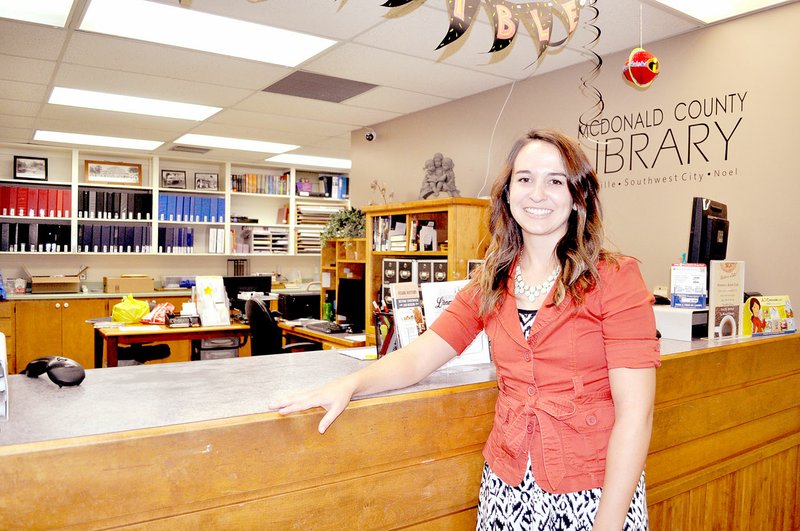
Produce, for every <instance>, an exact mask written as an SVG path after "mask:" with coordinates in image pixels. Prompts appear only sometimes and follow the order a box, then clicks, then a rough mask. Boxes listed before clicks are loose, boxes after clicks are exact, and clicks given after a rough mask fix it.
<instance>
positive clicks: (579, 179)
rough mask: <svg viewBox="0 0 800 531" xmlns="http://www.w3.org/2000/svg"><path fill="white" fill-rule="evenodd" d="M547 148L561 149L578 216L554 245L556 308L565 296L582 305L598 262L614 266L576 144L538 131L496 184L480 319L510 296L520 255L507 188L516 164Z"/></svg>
mask: <svg viewBox="0 0 800 531" xmlns="http://www.w3.org/2000/svg"><path fill="white" fill-rule="evenodd" d="M534 141H540V142H547V143H548V144H551V145H553V146H555V147H556V149H558V151H559V152H560V153H561V157H562V159H563V161H564V167H565V168H566V177H567V188H568V189H569V193H570V195H571V196H572V201H573V203H574V205H575V210H573V211H572V213H571V214H570V217H569V221H568V224H567V233H566V234H565V235H564V237H563V238H561V240H560V241H559V242H558V244H557V245H556V251H555V252H556V258H557V260H558V262H559V264H561V274H560V275H559V278H558V280H557V281H556V288H555V289H556V291H555V295H554V302H555V304H559V303H561V301H563V300H564V297H566V295H567V294H569V295H571V296H572V297H573V298H574V299H575V300H576V301H577V302H578V303H581V302H582V301H583V299H584V294H585V293H587V292H588V291H589V290H591V289H592V288H594V286H595V285H596V284H597V280H598V278H599V275H598V272H597V264H598V262H599V261H600V260H603V259H605V260H609V261H611V262H615V261H616V258H615V256H616V255H615V254H614V253H611V252H609V251H606V250H605V249H603V239H604V235H603V224H602V219H601V218H602V213H601V209H600V201H599V198H598V195H597V194H598V192H599V183H598V180H597V174H596V173H595V171H594V169H593V168H592V165H591V163H590V162H589V159H588V158H587V156H586V154H585V153H584V152H583V149H581V146H580V145H579V144H578V142H577V141H575V140H573V139H572V138H570V137H568V136H566V135H564V134H563V133H560V132H558V131H554V130H550V129H534V130H532V131H529V132H528V133H527V134H526V135H524V136H523V137H522V138H520V139H519V140H517V141H516V142H515V143H514V145H513V147H512V148H511V151H510V153H509V154H508V157H507V158H506V161H505V164H504V166H503V169H502V171H501V172H500V174H499V175H498V177H497V179H495V182H494V184H493V185H492V192H491V217H490V220H489V233H490V235H491V241H490V243H489V247H488V249H487V253H486V261H485V264H484V266H483V267H482V268H481V272H480V274H479V275H477V276H476V277H475V281H476V282H477V283H478V285H479V286H480V293H481V303H480V313H481V315H486V314H488V313H489V312H490V311H492V310H493V309H494V308H496V307H497V306H498V305H499V304H500V301H501V300H502V299H503V296H504V294H505V291H506V285H507V281H508V278H509V277H510V276H511V267H512V265H513V264H514V261H515V260H516V259H517V257H518V256H519V254H520V252H521V251H522V229H521V228H520V226H519V224H518V223H517V222H516V221H515V220H514V218H513V217H512V215H511V207H510V205H509V204H508V201H507V199H508V188H509V185H510V181H511V175H512V173H513V171H514V161H515V160H516V158H517V156H518V155H519V153H520V151H522V148H524V147H525V146H526V145H528V144H529V143H531V142H534Z"/></svg>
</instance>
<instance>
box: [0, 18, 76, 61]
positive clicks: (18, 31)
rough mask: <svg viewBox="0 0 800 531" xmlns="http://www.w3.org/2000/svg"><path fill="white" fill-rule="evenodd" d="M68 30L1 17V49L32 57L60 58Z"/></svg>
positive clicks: (53, 59)
mask: <svg viewBox="0 0 800 531" xmlns="http://www.w3.org/2000/svg"><path fill="white" fill-rule="evenodd" d="M66 38H67V30H65V29H63V28H51V27H48V26H42V25H39V24H28V23H25V22H15V21H13V20H7V19H0V50H3V53H5V54H8V55H17V56H20V57H29V58H31V59H45V60H49V61H56V60H58V56H59V55H60V54H61V48H62V46H64V39H66Z"/></svg>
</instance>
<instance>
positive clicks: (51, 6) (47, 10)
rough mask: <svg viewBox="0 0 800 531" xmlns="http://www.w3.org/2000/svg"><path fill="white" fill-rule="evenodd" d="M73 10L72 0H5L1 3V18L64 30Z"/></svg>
mask: <svg viewBox="0 0 800 531" xmlns="http://www.w3.org/2000/svg"><path fill="white" fill-rule="evenodd" d="M71 9H72V0H25V1H24V2H22V1H10V0H5V1H0V18H12V19H14V20H24V21H25V22H34V23H36V24H47V25H48V26H57V27H59V28H63V27H64V25H66V23H67V17H68V16H69V12H70V10H71Z"/></svg>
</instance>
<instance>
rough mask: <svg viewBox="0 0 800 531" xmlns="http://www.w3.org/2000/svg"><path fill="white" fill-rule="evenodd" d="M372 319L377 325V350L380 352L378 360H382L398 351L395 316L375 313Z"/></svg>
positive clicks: (387, 313) (388, 313) (390, 313)
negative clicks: (392, 352) (390, 353)
mask: <svg viewBox="0 0 800 531" xmlns="http://www.w3.org/2000/svg"><path fill="white" fill-rule="evenodd" d="M372 319H373V323H374V325H375V348H376V349H377V351H378V358H382V357H383V356H385V355H386V354H388V353H389V352H391V351H393V350H396V349H397V344H396V339H395V337H394V336H395V333H394V316H393V315H392V312H382V311H375V312H373V313H372Z"/></svg>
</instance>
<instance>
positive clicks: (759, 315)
mask: <svg viewBox="0 0 800 531" xmlns="http://www.w3.org/2000/svg"><path fill="white" fill-rule="evenodd" d="M742 329H743V332H744V335H745V336H768V335H773V334H791V333H793V332H797V322H796V321H795V317H794V309H792V303H791V301H790V300H789V296H788V295H758V296H755V297H750V298H749V299H747V300H746V301H745V303H744V323H743V327H742Z"/></svg>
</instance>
